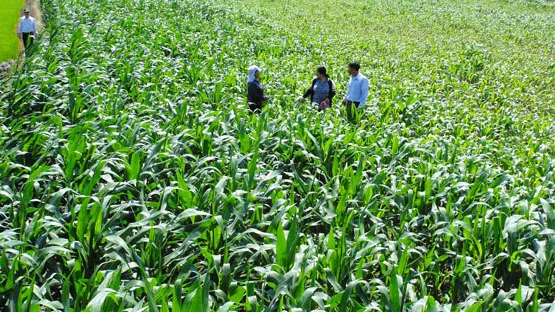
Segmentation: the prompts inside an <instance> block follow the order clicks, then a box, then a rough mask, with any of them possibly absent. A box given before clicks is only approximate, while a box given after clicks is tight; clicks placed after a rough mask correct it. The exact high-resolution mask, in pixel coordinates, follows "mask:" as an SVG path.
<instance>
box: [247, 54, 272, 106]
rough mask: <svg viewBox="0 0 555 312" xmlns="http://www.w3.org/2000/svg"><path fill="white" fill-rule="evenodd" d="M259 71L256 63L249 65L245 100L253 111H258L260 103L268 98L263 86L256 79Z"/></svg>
mask: <svg viewBox="0 0 555 312" xmlns="http://www.w3.org/2000/svg"><path fill="white" fill-rule="evenodd" d="M260 72H261V69H260V68H259V67H258V66H256V65H252V66H250V67H249V78H248V93H247V102H248V104H249V108H250V109H251V111H253V112H255V111H257V110H258V111H260V109H262V104H264V102H266V101H268V99H269V97H268V96H267V95H264V87H262V85H261V84H260V81H258V78H259V77H260Z"/></svg>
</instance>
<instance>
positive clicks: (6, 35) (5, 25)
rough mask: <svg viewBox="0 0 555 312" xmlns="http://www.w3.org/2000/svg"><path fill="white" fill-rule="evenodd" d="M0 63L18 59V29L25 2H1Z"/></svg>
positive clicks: (11, 0)
mask: <svg viewBox="0 0 555 312" xmlns="http://www.w3.org/2000/svg"><path fill="white" fill-rule="evenodd" d="M0 7H1V9H0V62H4V61H7V60H13V59H16V58H17V53H18V49H19V40H18V39H17V34H16V28H17V23H18V21H19V16H20V15H21V9H22V8H23V1H19V0H18V1H14V0H1V1H0Z"/></svg>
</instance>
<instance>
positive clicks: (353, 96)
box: [343, 62, 368, 120]
mask: <svg viewBox="0 0 555 312" xmlns="http://www.w3.org/2000/svg"><path fill="white" fill-rule="evenodd" d="M359 70H360V64H359V63H357V62H352V63H349V69H348V71H349V75H351V78H350V79H349V87H348V89H347V94H346V95H345V99H343V104H344V105H345V108H346V110H347V118H348V119H349V120H353V118H354V117H355V116H356V115H357V111H358V110H357V109H358V108H362V107H363V106H364V104H366V98H367V97H368V78H366V77H365V76H364V75H363V74H361V73H360V72H359Z"/></svg>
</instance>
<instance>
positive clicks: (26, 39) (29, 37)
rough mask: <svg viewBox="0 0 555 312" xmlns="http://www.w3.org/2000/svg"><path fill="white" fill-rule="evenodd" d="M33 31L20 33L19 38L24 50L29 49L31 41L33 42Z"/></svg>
mask: <svg viewBox="0 0 555 312" xmlns="http://www.w3.org/2000/svg"><path fill="white" fill-rule="evenodd" d="M33 35H34V33H32V32H28V33H21V40H23V46H24V47H25V50H27V49H29V48H30V47H31V46H32V45H33V43H35V38H34V36H33Z"/></svg>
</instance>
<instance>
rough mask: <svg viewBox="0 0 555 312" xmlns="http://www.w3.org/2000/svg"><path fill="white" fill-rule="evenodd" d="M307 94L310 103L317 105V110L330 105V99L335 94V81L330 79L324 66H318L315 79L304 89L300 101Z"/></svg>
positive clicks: (304, 98)
mask: <svg viewBox="0 0 555 312" xmlns="http://www.w3.org/2000/svg"><path fill="white" fill-rule="evenodd" d="M308 96H310V103H312V104H313V105H314V106H316V107H318V110H324V109H327V108H330V107H331V103H332V99H333V97H334V96H335V83H334V82H333V80H331V79H330V76H329V75H328V73H327V70H326V68H325V67H324V66H318V68H317V70H316V79H314V80H312V85H311V86H310V88H309V89H308V90H306V92H305V93H304V94H303V96H302V97H301V99H300V101H301V102H304V101H305V100H306V98H307V97H308Z"/></svg>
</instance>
